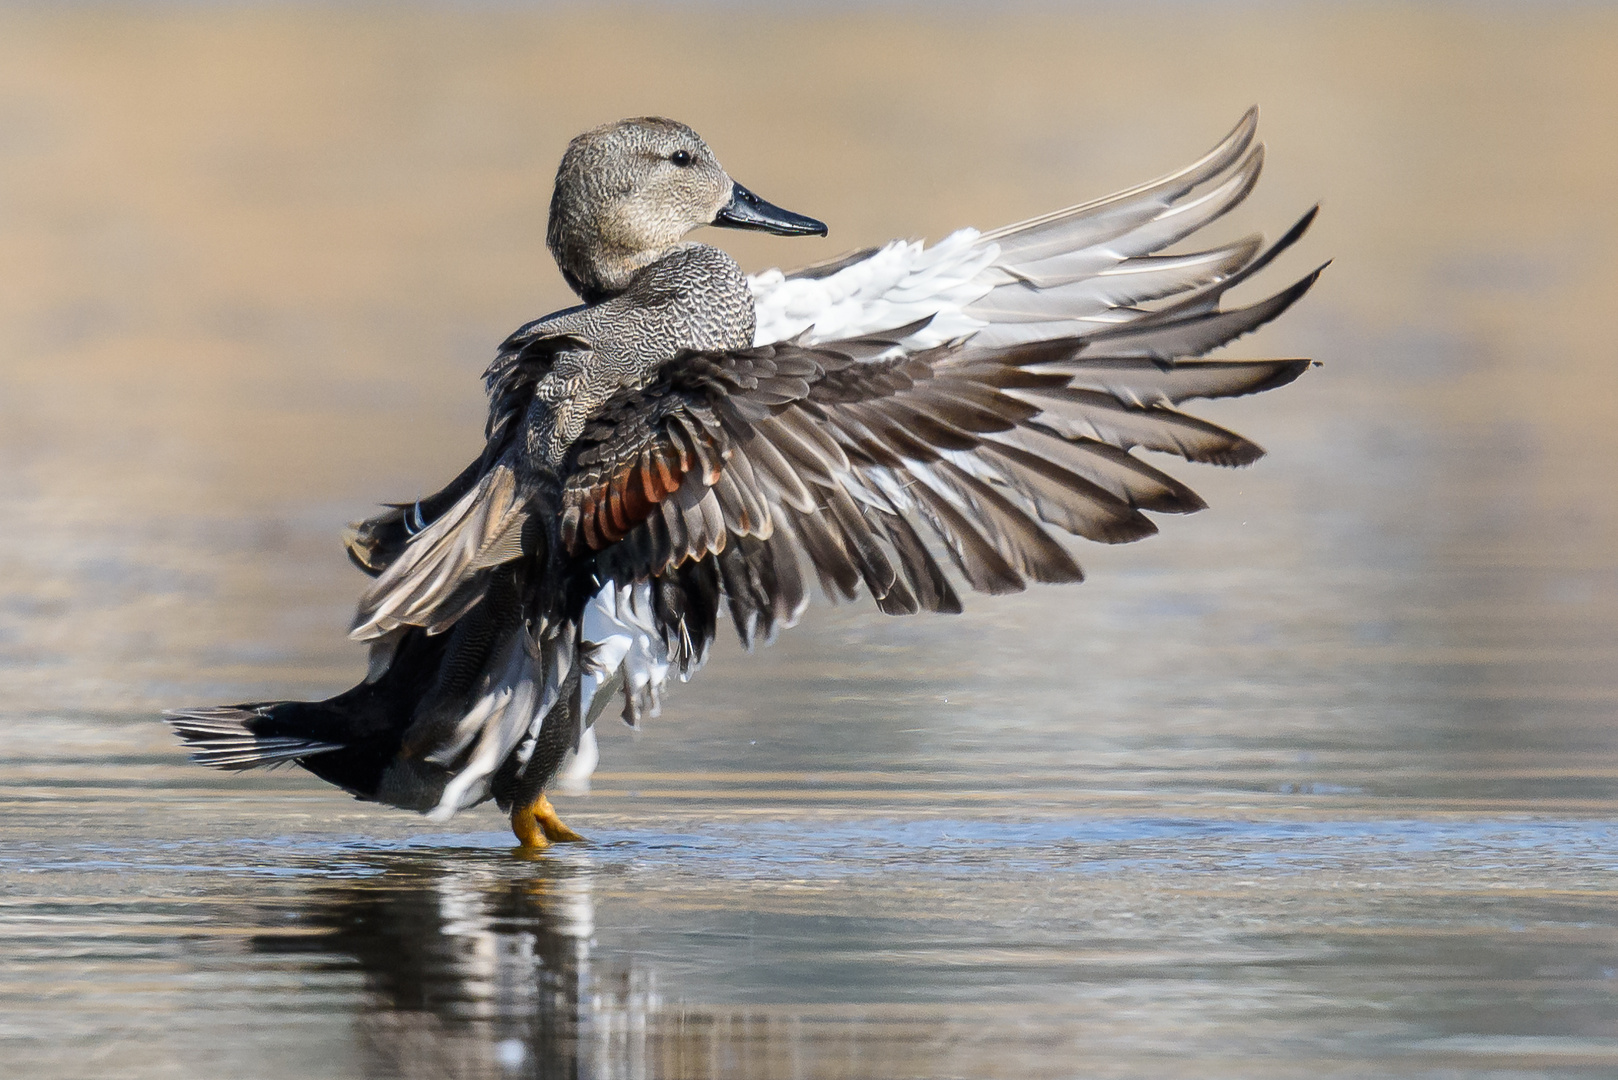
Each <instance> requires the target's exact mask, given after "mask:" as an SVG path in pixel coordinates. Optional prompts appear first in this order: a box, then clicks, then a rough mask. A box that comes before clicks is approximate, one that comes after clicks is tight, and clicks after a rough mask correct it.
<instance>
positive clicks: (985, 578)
mask: <svg viewBox="0 0 1618 1080" xmlns="http://www.w3.org/2000/svg"><path fill="white" fill-rule="evenodd" d="M1288 242H1290V240H1289V241H1288ZM1318 274H1319V271H1316V272H1315V273H1313V274H1310V275H1308V276H1307V277H1305V278H1303V279H1302V280H1300V281H1298V282H1296V283H1295V284H1293V285H1292V286H1290V287H1289V288H1287V289H1285V290H1283V291H1281V292H1280V293H1277V294H1275V295H1274V296H1272V297H1270V298H1268V299H1266V300H1262V301H1260V302H1258V303H1256V304H1253V305H1251V306H1249V307H1244V308H1238V309H1234V310H1230V311H1222V310H1220V308H1219V304H1218V301H1219V297H1218V296H1217V295H1210V294H1209V293H1208V292H1206V291H1204V292H1201V293H1194V294H1192V295H1191V296H1188V297H1186V298H1185V299H1183V300H1182V301H1181V302H1180V303H1178V304H1176V305H1173V306H1171V307H1169V308H1164V309H1162V311H1160V312H1158V313H1156V314H1154V315H1151V316H1145V317H1142V318H1139V319H1135V320H1131V321H1130V322H1128V323H1122V324H1118V325H1116V326H1107V327H1104V328H1102V329H1098V330H1095V331H1093V332H1091V333H1088V334H1085V335H1079V336H1067V337H1059V338H1047V339H1041V340H1035V341H1030V342H1015V343H1008V344H999V345H995V344H992V343H991V344H987V345H985V344H983V343H982V342H981V341H980V340H979V338H977V337H968V338H964V339H958V340H955V341H951V342H948V343H945V344H941V345H937V346H934V347H932V348H928V349H922V350H914V351H912V350H910V349H908V348H906V347H905V345H906V343H908V342H911V341H914V340H915V339H916V338H917V337H918V336H920V335H922V334H923V333H925V332H926V330H927V327H926V326H923V325H919V324H911V325H906V326H900V327H896V328H894V329H892V330H891V331H889V332H888V333H886V334H878V335H867V336H863V337H857V338H850V339H845V340H841V341H835V342H826V343H822V344H818V345H816V344H805V343H799V342H786V343H779V344H773V345H765V346H760V347H755V348H754V349H751V350H747V351H742V352H735V353H729V354H722V355H707V354H703V355H688V356H684V357H681V358H680V359H678V360H676V361H674V362H671V363H670V364H668V365H667V366H665V368H664V369H663V371H662V372H661V374H660V376H659V378H658V379H657V381H656V382H655V383H653V384H652V385H651V386H648V387H646V388H645V389H643V390H640V391H636V392H634V393H625V394H622V395H620V396H619V397H618V398H616V399H615V400H614V401H613V402H612V404H611V405H610V406H609V407H608V408H607V409H606V410H605V411H604V412H603V413H602V414H601V415H600V416H599V417H598V418H597V419H596V421H595V422H594V423H593V424H591V425H590V426H589V427H588V428H587V429H586V431H585V433H584V436H583V437H582V438H581V440H580V441H579V443H578V445H577V446H576V448H575V462H576V467H575V468H574V469H573V470H572V472H571V476H570V479H569V481H568V483H567V485H566V487H565V490H564V494H563V520H562V542H563V544H564V545H566V547H567V549H568V550H569V551H570V552H571V553H572V554H573V555H574V556H575V557H578V558H590V559H593V560H594V561H595V565H596V573H595V575H594V580H596V581H600V582H604V583H606V585H605V587H604V588H603V589H602V592H601V593H600V594H598V595H597V596H596V597H595V598H594V599H593V600H592V601H591V602H590V609H591V612H592V613H593V615H594V617H595V620H596V625H595V627H594V628H592V627H591V625H590V618H591V616H590V615H589V614H587V616H586V628H585V632H584V637H585V638H586V639H587V640H590V641H594V642H614V641H616V642H619V643H622V646H623V652H622V653H620V652H618V651H616V650H615V648H614V649H607V650H605V652H604V659H603V660H602V661H601V662H600V663H599V664H598V667H603V671H602V672H601V673H600V676H599V678H598V679H597V681H596V683H595V684H594V685H596V686H599V685H605V684H606V683H607V682H609V681H612V680H613V679H614V678H616V676H617V675H618V674H619V673H618V672H617V670H616V665H618V664H620V663H624V661H625V660H627V661H628V662H627V663H624V670H623V672H622V675H623V676H624V678H625V679H626V687H627V692H626V699H627V714H628V716H629V717H630V718H634V717H635V716H638V714H639V713H640V712H641V711H642V710H644V709H646V708H652V709H654V710H655V707H656V703H657V691H658V689H659V686H660V683H661V681H662V680H663V678H665V677H666V675H667V674H668V672H670V671H674V672H677V673H679V674H681V675H683V676H688V675H689V674H690V673H691V672H692V671H693V670H695V668H696V667H697V666H699V665H700V664H701V663H702V661H703V659H704V657H705V655H706V651H707V646H708V644H709V642H710V641H711V639H712V637H713V634H714V628H715V624H716V620H717V613H718V612H719V611H720V610H721V609H722V608H723V607H728V608H729V611H730V614H731V617H732V619H733V620H734V621H735V624H736V628H737V632H738V633H739V634H740V635H741V638H742V640H743V642H744V643H746V644H749V645H751V644H752V642H753V641H754V640H755V639H756V638H757V637H760V636H763V637H768V636H769V635H770V634H772V633H773V632H774V631H775V630H776V629H777V628H778V627H780V626H783V625H787V624H790V622H791V621H792V620H793V619H795V618H796V616H797V615H798V613H799V612H800V611H801V610H802V608H803V605H804V603H805V601H806V596H807V593H806V589H805V587H804V580H805V575H804V573H803V569H802V568H803V566H804V562H805V561H807V564H808V568H809V571H810V572H811V573H812V574H813V575H814V576H815V577H816V578H818V580H819V582H820V583H821V586H822V588H823V589H824V591H825V592H826V593H827V594H828V595H829V596H832V597H845V598H849V599H852V598H854V597H855V596H857V595H858V594H859V593H860V591H861V590H864V591H865V592H868V593H870V595H871V596H872V597H873V598H874V599H875V600H876V603H877V605H878V606H879V607H880V608H881V609H882V610H883V611H886V612H890V613H894V614H902V613H910V612H917V611H923V610H927V611H958V610H959V609H960V599H959V596H958V594H957V592H956V590H955V586H954V584H953V581H952V577H951V575H950V574H948V573H946V572H945V569H944V566H945V565H952V566H953V567H954V569H955V571H956V574H957V576H958V578H959V579H960V580H963V581H964V582H965V583H966V584H967V585H968V586H969V587H971V588H972V589H975V590H977V591H980V592H988V593H1004V592H1014V591H1017V590H1020V589H1023V588H1024V587H1026V584H1027V583H1028V582H1029V581H1048V582H1062V581H1077V580H1080V579H1081V577H1082V573H1081V571H1080V569H1079V566H1078V565H1077V563H1076V562H1075V561H1074V560H1073V557H1072V555H1071V554H1070V553H1069V551H1068V549H1067V548H1066V547H1065V546H1064V545H1063V544H1062V543H1061V542H1060V541H1059V539H1058V537H1059V535H1060V534H1062V533H1067V534H1070V535H1074V536H1080V537H1084V538H1087V539H1091V540H1097V541H1101V542H1104V543H1120V542H1125V541H1130V540H1136V539H1139V538H1141V537H1143V536H1146V535H1149V534H1151V533H1153V532H1155V531H1156V526H1155V525H1154V524H1153V522H1152V521H1151V519H1150V518H1148V517H1147V516H1146V512H1147V511H1155V512H1161V513H1186V512H1189V511H1193V510H1197V509H1200V508H1201V507H1202V506H1203V505H1204V504H1203V502H1202V500H1201V499H1199V498H1198V497H1197V495H1196V494H1195V492H1193V491H1192V490H1191V489H1190V488H1188V487H1186V486H1185V485H1184V484H1183V483H1181V482H1180V481H1178V480H1176V479H1174V478H1173V477H1171V476H1169V475H1168V474H1167V473H1165V472H1163V471H1161V470H1159V469H1158V468H1156V467H1155V466H1154V465H1152V464H1150V463H1148V462H1147V461H1145V460H1143V459H1142V458H1141V457H1139V456H1137V455H1136V454H1134V453H1132V452H1131V451H1132V450H1133V449H1134V448H1135V447H1143V448H1145V449H1148V450H1157V451H1163V452H1166V453H1171V454H1175V455H1178V456H1180V457H1184V458H1186V459H1187V460H1190V461H1199V462H1207V463H1211V464H1217V465H1244V464H1248V463H1250V462H1252V461H1254V460H1256V459H1257V458H1258V457H1260V456H1261V455H1262V454H1263V451H1262V450H1261V449H1260V448H1259V447H1258V446H1257V445H1255V444H1254V443H1252V442H1250V441H1249V440H1247V439H1245V438H1243V437H1242V436H1240V435H1238V434H1236V433H1235V432H1232V431H1228V430H1226V429H1224V428H1221V427H1218V426H1217V425H1214V424H1211V423H1208V422H1207V421H1204V420H1200V419H1197V418H1196V417H1193V416H1190V415H1187V414H1186V413H1184V412H1181V411H1180V410H1179V409H1177V408H1176V407H1175V406H1177V405H1178V404H1180V403H1181V402H1183V401H1185V400H1187V399H1190V398H1196V397H1229V396H1234V395H1240V394H1250V393H1256V392H1259V391H1262V390H1268V389H1272V388H1274V387H1277V386H1282V385H1284V384H1286V383H1288V382H1291V381H1292V380H1293V379H1295V378H1297V377H1298V376H1299V375H1300V374H1301V373H1302V372H1303V371H1304V369H1305V368H1306V367H1307V366H1308V363H1309V361H1306V360H1254V361H1223V362H1221V361H1202V360H1196V359H1192V358H1195V357H1199V356H1201V355H1202V354H1204V353H1206V352H1208V351H1209V350H1211V349H1214V348H1217V347H1218V346H1220V345H1223V344H1225V343H1226V342H1228V341H1230V340H1232V339H1234V338H1235V337H1237V336H1239V335H1241V334H1244V333H1247V332H1248V331H1250V330H1253V329H1255V328H1256V327H1258V326H1259V325H1261V324H1263V323H1264V322H1267V321H1268V320H1269V319H1272V318H1274V317H1275V316H1276V315H1278V314H1280V313H1281V312H1282V311H1283V310H1285V309H1286V307H1287V306H1289V305H1290V304H1291V303H1292V302H1293V301H1295V300H1296V299H1297V298H1298V297H1299V296H1301V295H1302V294H1303V293H1304V292H1305V291H1306V290H1307V289H1308V288H1309V287H1310V285H1311V284H1313V282H1314V281H1315V279H1316V277H1317V276H1318ZM721 600H722V601H723V603H721ZM648 638H651V639H655V641H656V642H657V643H658V648H655V649H651V650H650V651H647V650H646V648H645V641H646V639H648ZM637 643H639V644H638V645H637ZM637 647H638V648H640V649H641V650H642V655H641V657H640V659H639V660H638V661H637V660H636V658H635V657H634V656H632V655H630V654H631V652H632V651H633V650H634V649H635V648H637ZM637 664H639V666H640V668H643V669H644V670H639V669H637Z"/></svg>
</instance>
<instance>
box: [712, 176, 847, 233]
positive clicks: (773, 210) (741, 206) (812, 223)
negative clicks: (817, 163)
mask: <svg viewBox="0 0 1618 1080" xmlns="http://www.w3.org/2000/svg"><path fill="white" fill-rule="evenodd" d="M732 183H733V186H732V188H731V191H730V201H729V202H728V203H726V204H725V205H724V206H723V207H721V208H720V210H719V213H718V215H717V216H715V218H714V219H713V223H714V224H715V225H718V226H719V227H720V228H722V229H762V230H764V231H765V232H772V233H776V234H777V235H780V236H825V235H826V223H825V222H823V221H816V220H815V219H814V218H812V217H804V216H803V215H802V214H794V213H793V212H792V211H791V210H783V209H781V208H780V207H779V206H776V205H775V204H774V203H767V202H765V201H764V200H763V199H761V198H759V197H758V196H757V195H754V194H753V193H752V192H751V191H748V190H747V189H746V188H744V187H742V186H741V185H740V184H736V183H734V181H733V182H732Z"/></svg>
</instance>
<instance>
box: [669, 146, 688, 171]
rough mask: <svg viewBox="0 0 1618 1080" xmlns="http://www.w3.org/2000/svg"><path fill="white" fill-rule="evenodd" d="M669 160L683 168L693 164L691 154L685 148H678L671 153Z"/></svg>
mask: <svg viewBox="0 0 1618 1080" xmlns="http://www.w3.org/2000/svg"><path fill="white" fill-rule="evenodd" d="M669 160H670V161H672V162H674V164H676V165H678V166H679V167H680V168H682V169H683V168H685V167H686V166H687V165H690V164H691V155H690V153H688V152H687V151H685V150H676V151H674V153H672V154H670V155H669Z"/></svg>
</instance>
